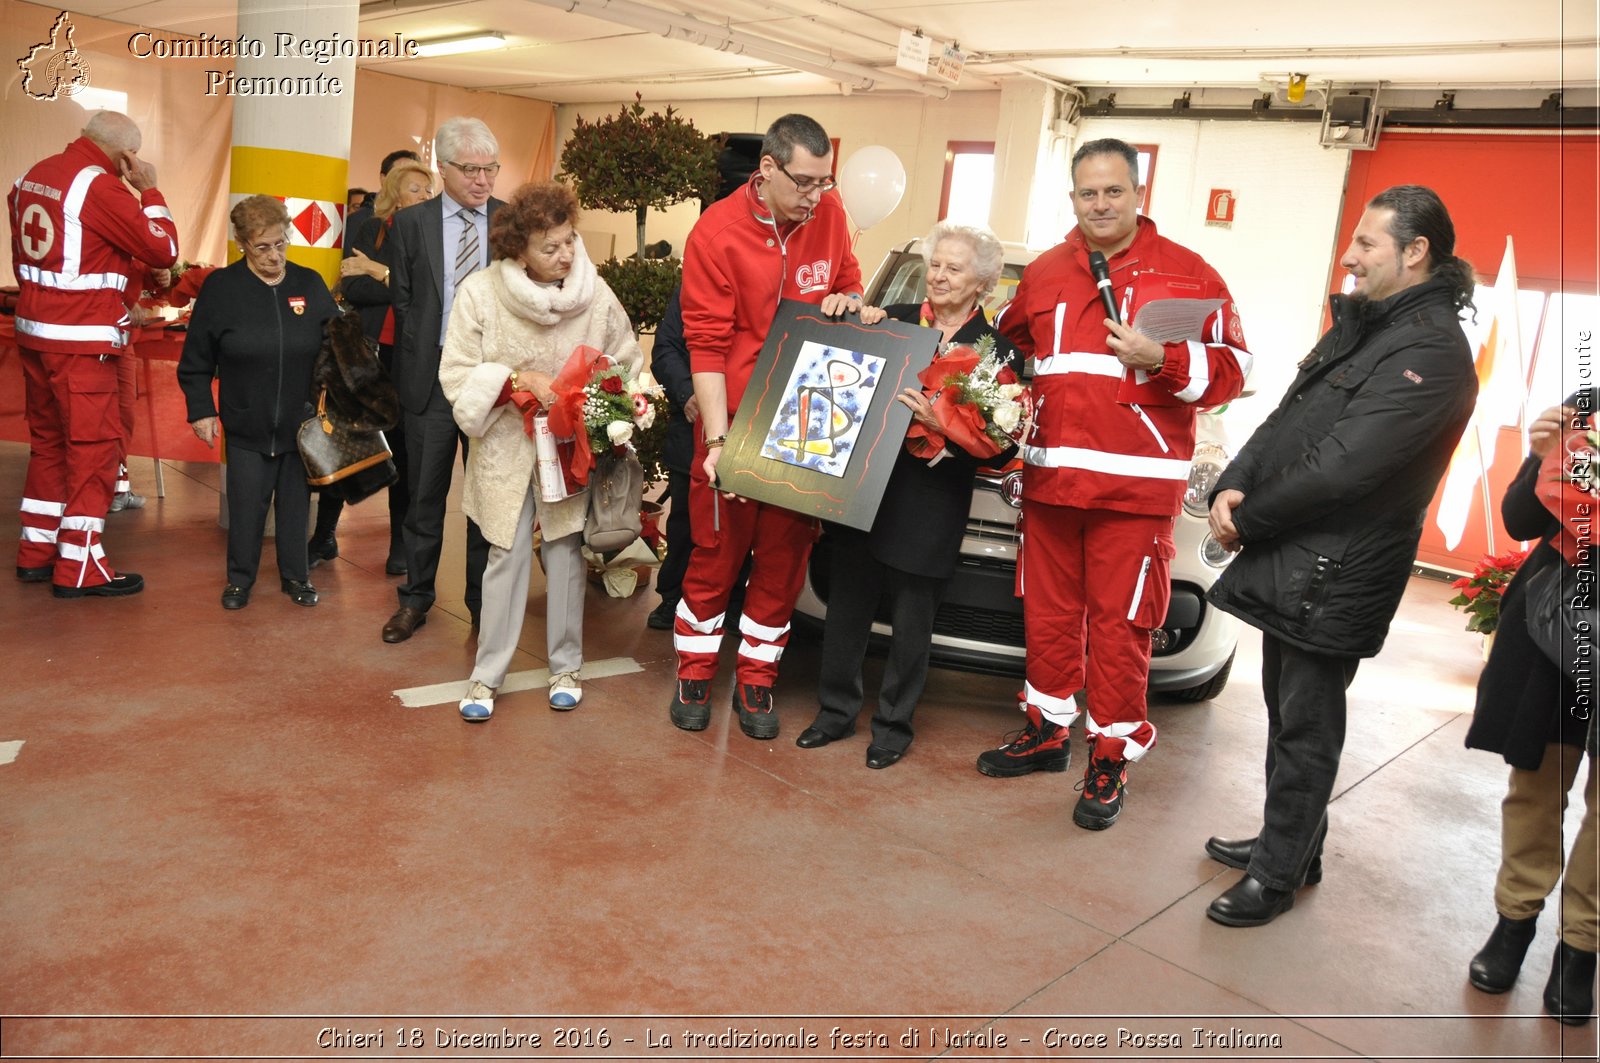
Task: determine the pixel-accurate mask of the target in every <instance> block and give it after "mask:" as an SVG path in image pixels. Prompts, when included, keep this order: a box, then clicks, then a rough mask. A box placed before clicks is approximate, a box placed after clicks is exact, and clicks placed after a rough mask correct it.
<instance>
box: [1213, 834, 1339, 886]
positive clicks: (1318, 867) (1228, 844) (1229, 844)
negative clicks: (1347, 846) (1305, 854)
mask: <svg viewBox="0 0 1600 1063" xmlns="http://www.w3.org/2000/svg"><path fill="white" fill-rule="evenodd" d="M1255 848H1256V840H1255V839H1254V838H1237V839H1233V840H1229V839H1227V838H1207V839H1206V855H1207V856H1209V857H1211V859H1213V860H1215V861H1216V862H1217V863H1219V864H1226V865H1227V866H1228V867H1236V868H1238V869H1239V870H1240V871H1243V870H1245V869H1246V868H1248V867H1249V866H1250V854H1251V853H1253V852H1255ZM1321 881H1322V853H1321V852H1320V851H1319V852H1318V853H1317V855H1316V856H1313V857H1312V858H1311V866H1309V867H1308V868H1306V885H1307V886H1315V885H1316V884H1317V883H1319V882H1321Z"/></svg>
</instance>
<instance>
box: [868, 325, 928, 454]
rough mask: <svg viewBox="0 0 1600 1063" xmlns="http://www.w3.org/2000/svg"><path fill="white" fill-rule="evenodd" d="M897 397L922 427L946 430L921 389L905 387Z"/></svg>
mask: <svg viewBox="0 0 1600 1063" xmlns="http://www.w3.org/2000/svg"><path fill="white" fill-rule="evenodd" d="M863 316H864V315H863ZM895 398H896V399H899V400H900V402H902V403H904V404H905V405H906V406H909V407H910V408H911V416H912V418H913V419H914V420H915V421H916V422H917V423H918V424H920V425H921V426H922V427H924V428H931V429H933V430H934V431H935V432H940V433H943V432H944V426H943V425H941V424H940V423H939V418H938V417H937V416H936V415H935V414H934V412H933V404H932V403H931V402H929V401H928V397H927V396H926V395H924V394H923V393H922V392H921V391H920V390H918V389H917V388H903V389H901V391H900V394H898V395H896V396H895Z"/></svg>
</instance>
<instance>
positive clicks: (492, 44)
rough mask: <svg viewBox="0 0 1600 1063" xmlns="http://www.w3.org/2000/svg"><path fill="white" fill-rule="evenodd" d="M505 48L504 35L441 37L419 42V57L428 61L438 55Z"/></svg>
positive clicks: (477, 34)
mask: <svg viewBox="0 0 1600 1063" xmlns="http://www.w3.org/2000/svg"><path fill="white" fill-rule="evenodd" d="M505 46H506V37H505V34H503V33H491V32H484V33H462V34H458V35H457V36H454V37H439V38H437V39H435V40H431V41H418V42H417V55H418V56H420V57H422V58H424V59H428V58H431V57H433V56H436V55H458V54H460V53H462V52H488V51H492V50H494V49H495V48H504V47H505Z"/></svg>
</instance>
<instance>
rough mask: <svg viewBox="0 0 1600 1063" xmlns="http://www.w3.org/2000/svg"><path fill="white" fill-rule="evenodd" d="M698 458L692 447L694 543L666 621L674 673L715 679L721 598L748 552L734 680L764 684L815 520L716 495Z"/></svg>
mask: <svg viewBox="0 0 1600 1063" xmlns="http://www.w3.org/2000/svg"><path fill="white" fill-rule="evenodd" d="M704 458H705V451H704V449H700V450H699V453H698V455H697V456H696V464H695V466H694V472H693V475H692V476H691V478H690V481H689V515H690V516H689V519H690V525H691V528H692V534H693V536H694V544H695V548H694V553H693V555H692V556H691V557H690V559H689V569H688V571H687V572H685V573H684V576H683V597H682V598H681V599H679V601H678V612H677V616H676V618H675V620H674V623H673V637H672V643H673V648H674V649H676V650H677V651H678V678H680V679H712V678H714V677H715V676H716V674H717V651H718V649H719V647H721V645H722V627H723V617H724V615H725V614H726V612H727V608H728V595H729V593H730V592H731V591H732V590H733V584H734V581H735V580H736V579H738V578H739V570H740V569H741V568H742V567H743V566H744V559H745V555H746V554H749V555H751V556H750V580H749V582H748V583H747V584H746V585H745V592H744V608H743V609H742V610H741V612H740V614H739V635H740V638H739V664H738V682H739V683H740V684H749V685H752V686H763V687H770V686H773V685H774V682H775V680H776V679H777V677H778V659H779V658H781V657H782V656H783V648H784V646H786V645H787V644H788V642H789V617H790V616H791V615H792V614H793V613H794V603H795V599H797V598H799V597H800V588H801V587H803V586H805V579H806V561H807V560H809V559H810V557H811V544H812V543H813V542H815V541H816V538H817V522H816V521H815V520H814V519H812V518H810V517H803V516H801V515H800V514H798V513H795V512H792V511H790V510H787V509H780V508H779V507H777V506H769V505H766V504H764V503H761V502H752V501H749V500H746V499H739V500H733V501H730V500H729V499H727V498H723V497H722V496H721V495H719V494H717V493H716V492H714V491H713V490H712V489H711V485H710V483H709V482H708V481H707V480H706V474H705V470H704V469H703V468H702V467H701V465H700V462H701V461H703V460H704Z"/></svg>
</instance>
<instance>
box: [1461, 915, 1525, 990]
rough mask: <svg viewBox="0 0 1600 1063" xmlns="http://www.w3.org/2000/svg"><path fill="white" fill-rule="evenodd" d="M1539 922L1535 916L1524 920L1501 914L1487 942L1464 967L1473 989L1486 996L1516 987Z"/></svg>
mask: <svg viewBox="0 0 1600 1063" xmlns="http://www.w3.org/2000/svg"><path fill="white" fill-rule="evenodd" d="M1538 922H1539V916H1538V914H1537V913H1536V914H1534V915H1530V916H1528V918H1526V919H1507V918H1506V917H1505V916H1503V915H1502V916H1501V917H1500V918H1499V921H1498V922H1496V923H1495V925H1494V930H1493V931H1492V932H1491V933H1490V934H1489V940H1488V941H1486V942H1484V944H1483V948H1481V949H1479V950H1478V954H1477V955H1476V956H1474V957H1472V962H1471V963H1469V964H1468V965H1467V981H1469V982H1471V983H1472V987H1473V988H1474V989H1481V990H1483V991H1484V992H1485V993H1504V992H1505V991H1506V990H1508V989H1510V988H1511V987H1512V986H1514V985H1516V984H1517V973H1518V972H1519V971H1521V970H1522V961H1523V959H1524V958H1525V957H1526V956H1527V955H1528V946H1529V945H1531V944H1533V934H1534V929H1535V925H1536V924H1537V923H1538Z"/></svg>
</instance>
